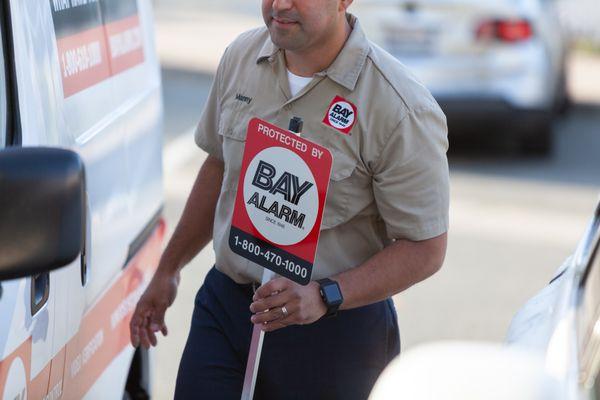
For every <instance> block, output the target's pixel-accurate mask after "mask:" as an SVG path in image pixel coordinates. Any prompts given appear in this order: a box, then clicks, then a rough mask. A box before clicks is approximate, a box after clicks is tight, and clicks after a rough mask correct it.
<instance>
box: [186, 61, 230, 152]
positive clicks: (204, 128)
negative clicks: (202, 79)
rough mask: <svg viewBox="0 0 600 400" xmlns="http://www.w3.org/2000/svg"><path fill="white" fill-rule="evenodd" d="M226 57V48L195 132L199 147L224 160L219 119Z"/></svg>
mask: <svg viewBox="0 0 600 400" xmlns="http://www.w3.org/2000/svg"><path fill="white" fill-rule="evenodd" d="M226 57H227V50H225V54H223V57H222V58H221V62H220V63H219V67H218V68H217V73H216V75H215V79H214V80H213V83H212V87H211V89H210V93H209V95H208V100H207V101H206V104H205V106H204V110H203V111H202V116H201V117H200V121H199V122H198V126H197V127H196V132H195V133H194V139H195V141H196V144H197V145H198V147H200V148H201V149H202V150H204V151H206V152H207V153H208V154H210V155H211V156H214V157H217V158H218V159H220V160H223V146H222V145H223V139H222V138H221V136H220V135H219V119H220V116H221V87H222V80H223V74H224V71H223V69H224V68H225V59H226Z"/></svg>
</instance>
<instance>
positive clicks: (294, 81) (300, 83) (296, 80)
mask: <svg viewBox="0 0 600 400" xmlns="http://www.w3.org/2000/svg"><path fill="white" fill-rule="evenodd" d="M287 76H288V82H289V83H290V92H292V97H294V96H296V95H297V94H298V93H299V92H300V91H301V90H302V89H304V87H305V86H306V85H308V83H309V82H310V81H312V77H309V78H307V77H305V76H298V75H294V74H292V73H291V72H290V70H289V69H288V71H287Z"/></svg>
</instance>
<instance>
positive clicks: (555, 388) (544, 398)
mask: <svg viewBox="0 0 600 400" xmlns="http://www.w3.org/2000/svg"><path fill="white" fill-rule="evenodd" d="M599 371H600V203H599V204H598V207H597V208H596V212H595V213H594V216H593V218H592V220H591V222H590V224H589V227H588V229H587V231H586V233H585V234H584V235H583V238H582V239H581V241H580V242H579V245H578V246H577V249H576V250H575V252H574V254H573V255H572V256H571V257H569V258H568V259H567V261H566V262H565V263H564V264H563V265H562V266H561V267H560V268H559V269H558V271H557V273H556V276H555V277H554V278H553V279H552V280H551V281H550V283H549V284H548V285H547V286H546V287H545V288H544V289H543V290H541V291H540V292H539V293H538V294H537V295H535V296H534V297H533V298H531V299H530V300H529V301H528V302H527V303H526V304H525V305H524V306H523V307H522V308H521V309H520V310H519V311H518V313H517V314H516V315H515V318H514V319H513V322H512V324H511V326H510V328H509V330H508V335H507V345H506V346H501V345H498V344H492V343H477V342H441V343H435V344H427V345H424V346H420V347H418V348H417V349H415V350H414V351H410V352H408V354H406V355H403V356H402V357H399V358H397V359H396V360H395V361H394V362H393V363H392V364H390V366H389V367H388V368H387V369H386V371H384V372H383V373H382V375H381V377H380V379H379V381H378V383H377V385H376V387H375V388H374V390H373V393H372V395H371V397H370V398H371V400H386V399H390V400H391V399H395V398H410V399H415V400H419V399H430V398H435V399H444V400H459V399H460V400H463V399H482V398H485V399H505V398H506V399H508V398H510V399H521V400H549V399H557V400H558V399H561V400H598V399H600V374H599ZM432 382H435V385H432ZM508 382H510V384H507V383H508ZM427 383H429V385H428V384H427Z"/></svg>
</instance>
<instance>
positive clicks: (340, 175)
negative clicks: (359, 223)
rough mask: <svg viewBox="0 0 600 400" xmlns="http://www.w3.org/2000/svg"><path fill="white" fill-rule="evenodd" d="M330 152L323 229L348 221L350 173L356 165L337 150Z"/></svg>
mask: <svg viewBox="0 0 600 400" xmlns="http://www.w3.org/2000/svg"><path fill="white" fill-rule="evenodd" d="M330 151H331V154H332V155H333V166H332V168H331V178H330V179H329V190H328V191H327V201H326V203H325V210H324V212H323V223H322V227H323V229H331V228H334V227H336V226H338V225H341V224H342V223H344V222H346V221H347V220H348V218H349V213H350V197H351V194H352V173H353V172H354V170H355V169H356V164H357V162H356V160H355V159H353V158H351V157H349V156H347V155H346V154H344V153H341V152H340V151H338V150H334V149H330Z"/></svg>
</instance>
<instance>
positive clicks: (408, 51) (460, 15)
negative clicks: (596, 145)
mask: <svg viewBox="0 0 600 400" xmlns="http://www.w3.org/2000/svg"><path fill="white" fill-rule="evenodd" d="M354 12H355V13H356V14H357V16H358V17H359V19H360V20H361V22H362V24H363V27H364V28H365V30H366V31H367V32H368V33H369V36H370V37H371V40H373V41H375V42H376V43H378V44H379V45H380V46H382V47H383V48H384V49H385V50H387V51H388V52H389V53H391V54H392V55H393V56H395V57H396V58H398V59H399V60H400V61H401V62H402V63H404V64H405V65H406V66H407V67H408V68H409V69H410V70H411V71H413V72H414V73H415V75H416V76H417V77H418V78H419V79H420V80H421V82H423V84H424V85H425V86H427V88H429V90H430V91H431V92H432V93H433V95H434V97H435V98H436V99H437V101H438V102H439V103H440V105H441V106H442V108H443V110H444V112H445V113H446V115H447V117H448V124H449V127H450V136H451V138H453V137H456V136H457V135H460V134H470V135H476V136H479V139H481V138H480V137H481V136H485V138H486V140H489V139H490V138H496V139H497V141H498V142H500V141H503V142H508V143H516V144H517V145H518V146H519V149H520V150H523V151H525V152H526V153H533V154H547V153H548V152H549V151H550V149H551V146H552V138H553V137H552V134H551V128H552V120H553V118H554V116H555V114H556V113H557V112H560V111H564V110H565V109H566V106H567V104H568V99H567V82H566V55H567V40H566V38H565V35H564V32H563V29H562V27H561V24H560V21H559V19H558V13H557V8H556V1H555V0H493V1H492V0H488V1H478V0H396V1H389V0H363V1H357V2H356V4H355V10H354Z"/></svg>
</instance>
